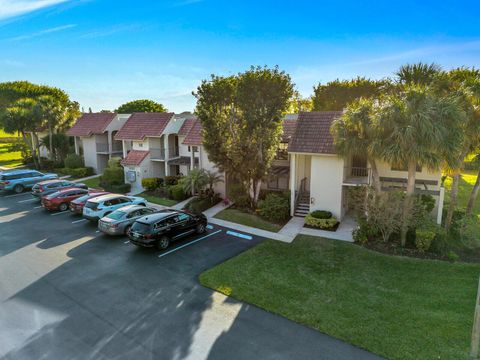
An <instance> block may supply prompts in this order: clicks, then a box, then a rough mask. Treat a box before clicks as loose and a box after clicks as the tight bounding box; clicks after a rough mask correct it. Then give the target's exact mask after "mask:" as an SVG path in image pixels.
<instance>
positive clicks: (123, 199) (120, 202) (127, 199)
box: [118, 198, 132, 204]
mask: <svg viewBox="0 0 480 360" xmlns="http://www.w3.org/2000/svg"><path fill="white" fill-rule="evenodd" d="M131 201H132V200H130V199H129V198H118V203H119V204H125V203H129V202H131Z"/></svg>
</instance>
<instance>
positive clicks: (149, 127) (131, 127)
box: [115, 113, 174, 140]
mask: <svg viewBox="0 0 480 360" xmlns="http://www.w3.org/2000/svg"><path fill="white" fill-rule="evenodd" d="M173 115H174V114H173V113H134V114H132V116H130V117H129V118H128V120H127V121H126V122H125V124H124V125H123V126H122V127H121V129H120V130H119V131H118V132H117V134H116V135H115V140H143V139H145V137H147V136H161V135H162V133H163V130H165V127H166V126H167V124H168V122H169V121H170V119H171V118H172V117H173Z"/></svg>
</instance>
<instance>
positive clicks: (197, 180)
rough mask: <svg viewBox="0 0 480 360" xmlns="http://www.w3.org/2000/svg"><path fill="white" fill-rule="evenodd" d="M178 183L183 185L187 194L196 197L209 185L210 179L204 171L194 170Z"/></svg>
mask: <svg viewBox="0 0 480 360" xmlns="http://www.w3.org/2000/svg"><path fill="white" fill-rule="evenodd" d="M178 183H179V184H182V186H183V190H184V191H185V193H187V194H192V195H195V194H196V193H197V192H198V191H199V190H201V189H203V188H204V187H205V186H206V185H207V184H208V178H207V174H206V172H205V170H204V169H192V170H190V171H189V173H188V174H187V176H184V177H183V178H182V179H180V180H179V182H178Z"/></svg>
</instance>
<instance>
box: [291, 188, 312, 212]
mask: <svg viewBox="0 0 480 360" xmlns="http://www.w3.org/2000/svg"><path fill="white" fill-rule="evenodd" d="M309 212H310V193H309V192H302V193H301V194H300V196H299V197H298V201H297V204H296V206H295V213H294V215H295V216H300V217H305V216H307V215H308V213H309Z"/></svg>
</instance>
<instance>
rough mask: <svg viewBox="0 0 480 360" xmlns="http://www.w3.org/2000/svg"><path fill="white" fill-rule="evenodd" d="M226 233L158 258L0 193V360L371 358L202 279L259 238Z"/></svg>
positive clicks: (24, 198) (216, 230)
mask: <svg viewBox="0 0 480 360" xmlns="http://www.w3.org/2000/svg"><path fill="white" fill-rule="evenodd" d="M227 230H228V229H225V228H221V227H218V226H212V228H211V229H209V230H208V234H206V235H203V236H197V237H194V238H191V239H189V240H188V241H183V242H180V243H177V244H175V246H174V247H173V248H172V250H174V251H171V252H168V253H160V252H157V251H155V250H151V249H139V248H136V247H135V246H133V245H131V244H130V243H128V239H127V238H125V237H107V236H104V235H102V234H101V233H98V232H97V230H96V227H95V226H93V225H91V224H89V223H87V222H86V221H83V220H82V219H81V218H80V217H75V216H72V215H70V214H69V213H48V212H46V211H44V210H43V209H42V208H40V205H39V204H38V203H37V202H35V201H32V200H31V198H30V195H28V194H24V195H20V196H16V195H13V196H11V195H7V196H2V197H0V301H1V304H0V358H2V359H15V360H17V359H62V360H64V359H374V358H376V357H375V356H373V355H371V354H370V353H367V352H365V351H363V350H361V349H358V348H356V347H353V346H351V345H349V344H346V343H344V342H341V341H338V340H335V339H333V338H331V337H329V336H326V335H323V334H321V333H319V332H317V331H314V330H311V329H309V328H306V327H304V326H301V325H298V324H295V323H293V322H291V321H289V320H287V319H284V318H282V317H280V316H276V315H273V314H270V313H268V312H265V311H263V310H261V309H259V308H256V307H254V306H250V305H247V304H244V303H241V302H238V301H235V300H232V299H230V298H227V297H225V296H223V295H220V294H218V293H216V292H213V291H211V290H209V289H206V288H204V287H202V286H201V285H199V283H198V281H197V278H198V275H199V274H200V273H201V272H202V271H204V270H206V269H208V268H211V267H212V266H214V265H216V264H218V263H221V262H223V261H225V260H226V259H228V258H230V257H233V256H235V255H237V254H238V253H240V252H242V251H245V250H247V249H248V248H250V247H252V246H254V245H256V244H258V243H259V242H260V241H262V239H260V238H257V237H253V238H252V239H251V240H249V239H243V238H239V237H235V236H231V235H228V234H227V233H226V231H227ZM204 236H205V237H204ZM175 249H177V250H175Z"/></svg>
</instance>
